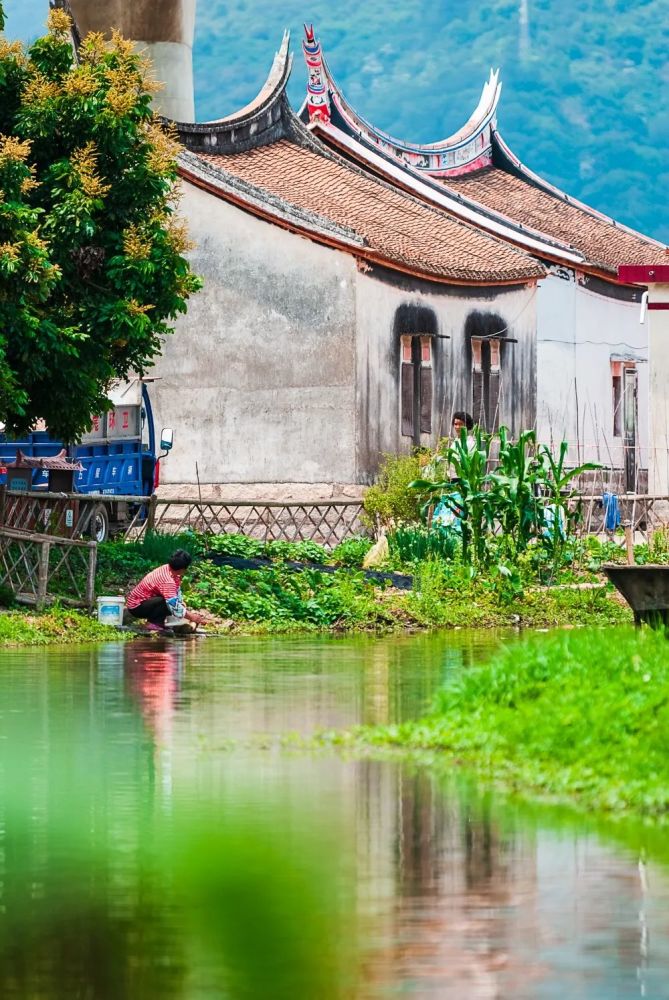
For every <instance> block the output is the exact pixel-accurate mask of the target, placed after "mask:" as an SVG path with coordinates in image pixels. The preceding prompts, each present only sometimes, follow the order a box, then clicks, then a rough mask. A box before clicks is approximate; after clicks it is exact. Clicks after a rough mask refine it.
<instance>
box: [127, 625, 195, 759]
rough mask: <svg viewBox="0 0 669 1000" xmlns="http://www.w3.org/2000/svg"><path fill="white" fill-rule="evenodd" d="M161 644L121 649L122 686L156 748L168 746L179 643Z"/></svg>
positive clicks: (177, 670) (175, 691)
mask: <svg viewBox="0 0 669 1000" xmlns="http://www.w3.org/2000/svg"><path fill="white" fill-rule="evenodd" d="M160 646H161V644H160V643H158V644H156V643H154V642H149V641H147V640H145V641H144V642H143V643H142V642H141V641H140V642H133V643H128V645H127V646H126V647H125V650H124V654H125V683H126V686H127V690H128V692H129V693H130V695H131V696H132V699H133V701H135V702H137V704H138V705H139V708H140V710H141V713H142V718H143V719H144V722H145V724H146V727H147V729H148V731H149V732H150V734H151V736H152V738H153V741H155V744H156V746H158V747H162V748H164V747H166V746H169V744H170V741H171V731H172V716H173V715H174V705H175V701H176V697H177V693H178V691H179V675H180V663H181V660H182V656H183V646H182V645H181V644H180V643H166V644H165V646H164V648H162V649H161V648H160Z"/></svg>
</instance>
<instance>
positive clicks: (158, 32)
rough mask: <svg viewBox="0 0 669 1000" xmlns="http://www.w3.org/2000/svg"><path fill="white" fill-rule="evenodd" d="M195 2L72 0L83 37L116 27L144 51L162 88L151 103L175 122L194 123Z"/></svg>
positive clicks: (194, 0) (167, 0)
mask: <svg viewBox="0 0 669 1000" xmlns="http://www.w3.org/2000/svg"><path fill="white" fill-rule="evenodd" d="M195 4H196V0H104V2H101V0H70V6H71V8H72V13H73V14H74V17H75V19H76V22H77V25H78V27H79V31H80V32H81V34H82V36H83V35H86V34H87V33H88V32H89V31H101V32H103V33H104V34H109V32H110V31H111V29H112V28H117V29H118V30H119V31H120V32H121V34H122V35H124V36H125V37H126V38H129V39H131V40H132V41H133V42H136V43H137V45H138V46H140V47H141V48H142V49H145V50H146V52H147V55H148V56H149V58H150V59H151V61H152V62H153V65H154V75H155V77H156V79H158V80H160V81H161V82H162V83H163V84H164V85H165V88H164V90H161V91H160V93H159V94H157V95H156V98H155V104H156V106H157V108H158V110H159V111H160V113H161V114H163V115H165V116H166V117H167V118H172V119H174V120H175V121H181V122H193V121H195V101H194V95H193V36H194V33H195Z"/></svg>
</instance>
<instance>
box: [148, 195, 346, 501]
mask: <svg viewBox="0 0 669 1000" xmlns="http://www.w3.org/2000/svg"><path fill="white" fill-rule="evenodd" d="M181 208H182V211H183V213H184V214H185V215H186V216H187V218H188V221H189V228H190V234H191V237H192V239H193V240H194V241H195V242H196V244H197V249H196V250H195V251H194V252H193V254H192V263H193V267H194V269H195V271H196V272H197V273H198V274H200V275H201V276H202V277H203V279H204V288H203V289H202V291H201V292H199V293H198V294H197V295H195V296H194V297H193V298H192V299H191V302H190V308H189V311H188V314H187V316H186V317H182V318H181V319H180V320H179V322H178V323H177V327H176V330H175V333H174V334H173V335H172V336H170V337H168V338H166V341H165V347H164V354H163V357H162V358H161V359H160V361H159V362H158V364H157V365H156V367H155V369H154V371H153V372H152V374H153V375H155V376H158V378H159V381H157V382H155V383H154V385H153V387H152V391H151V396H152V399H153V402H154V409H155V419H156V424H157V426H158V428H160V427H161V426H165V425H170V426H173V427H174V429H175V445H174V449H173V451H172V453H171V454H170V455H169V457H168V458H167V459H166V460H164V462H163V463H162V469H161V475H162V482H164V483H194V482H195V480H196V475H195V463H196V462H197V464H198V468H199V474H200V480H201V482H202V483H226V482H239V483H244V482H256V483H262V482H269V483H272V482H277V483H280V482H303V483H310V482H333V481H340V482H355V475H356V469H355V420H354V406H355V336H354V330H355V306H354V295H355V275H356V271H355V264H354V261H353V258H352V257H351V256H349V255H348V254H343V253H339V252H337V251H334V250H330V249H327V248H325V247H321V246H318V245H317V244H314V243H313V242H311V241H308V240H305V239H302V238H301V237H299V236H296V235H293V234H291V233H288V232H286V231H284V230H283V229H281V228H279V227H278V226H274V225H270V224H268V223H266V222H264V221H262V220H259V219H256V218H255V217H253V216H251V215H249V214H247V213H245V212H243V211H241V210H240V209H238V208H236V207H234V206H232V205H229V204H228V203H226V202H224V201H222V200H220V199H218V198H216V197H214V196H212V195H210V194H208V193H206V192H204V191H201V190H200V189H198V188H196V187H194V186H193V185H189V184H185V185H184V199H183V203H182V206H181Z"/></svg>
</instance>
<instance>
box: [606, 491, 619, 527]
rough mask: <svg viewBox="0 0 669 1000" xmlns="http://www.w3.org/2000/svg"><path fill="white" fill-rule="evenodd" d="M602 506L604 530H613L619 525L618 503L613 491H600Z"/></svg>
mask: <svg viewBox="0 0 669 1000" xmlns="http://www.w3.org/2000/svg"><path fill="white" fill-rule="evenodd" d="M602 505H603V507H604V530H605V531H615V530H616V528H617V527H619V525H620V505H619V503H618V497H617V495H616V494H615V493H602Z"/></svg>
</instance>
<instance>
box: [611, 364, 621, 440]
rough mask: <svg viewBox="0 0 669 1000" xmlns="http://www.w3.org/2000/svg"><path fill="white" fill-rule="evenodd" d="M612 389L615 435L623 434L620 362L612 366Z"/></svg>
mask: <svg viewBox="0 0 669 1000" xmlns="http://www.w3.org/2000/svg"><path fill="white" fill-rule="evenodd" d="M611 367H612V375H611V382H612V389H613V436H614V437H622V436H623V377H622V375H621V373H620V368H621V365H620V363H618V364H617V365H616V364H613V365H612V366H611Z"/></svg>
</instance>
